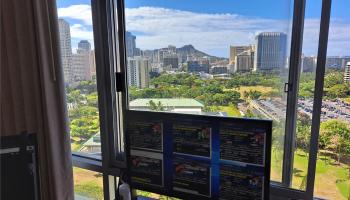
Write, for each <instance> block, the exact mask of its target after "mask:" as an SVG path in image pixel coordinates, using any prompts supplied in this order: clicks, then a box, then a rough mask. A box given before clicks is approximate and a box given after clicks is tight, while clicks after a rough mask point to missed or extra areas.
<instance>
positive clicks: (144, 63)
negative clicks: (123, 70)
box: [127, 56, 151, 88]
mask: <svg viewBox="0 0 350 200" xmlns="http://www.w3.org/2000/svg"><path fill="white" fill-rule="evenodd" d="M150 70H151V64H150V61H149V59H147V58H144V57H140V56H136V57H134V58H130V57H129V58H128V67H127V73H128V85H129V86H134V87H138V88H148V87H149V72H150Z"/></svg>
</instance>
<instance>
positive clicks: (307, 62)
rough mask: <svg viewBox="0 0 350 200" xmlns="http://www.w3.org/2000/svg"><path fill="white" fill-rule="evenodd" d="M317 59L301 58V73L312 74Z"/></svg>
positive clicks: (313, 57)
mask: <svg viewBox="0 0 350 200" xmlns="http://www.w3.org/2000/svg"><path fill="white" fill-rule="evenodd" d="M316 64H317V58H316V57H315V56H302V57H301V71H302V72H313V71H315V69H316Z"/></svg>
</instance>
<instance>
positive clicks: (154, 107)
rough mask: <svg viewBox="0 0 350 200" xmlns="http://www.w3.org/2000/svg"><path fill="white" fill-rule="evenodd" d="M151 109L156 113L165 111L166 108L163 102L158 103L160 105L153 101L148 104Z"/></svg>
mask: <svg viewBox="0 0 350 200" xmlns="http://www.w3.org/2000/svg"><path fill="white" fill-rule="evenodd" d="M148 105H149V108H150V109H151V110H154V111H164V110H165V108H164V106H163V104H162V102H160V101H158V103H155V102H154V101H153V100H150V101H149V102H148Z"/></svg>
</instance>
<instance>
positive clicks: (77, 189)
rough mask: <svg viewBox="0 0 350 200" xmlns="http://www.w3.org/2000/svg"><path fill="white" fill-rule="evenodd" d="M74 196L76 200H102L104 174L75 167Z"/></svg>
mask: <svg viewBox="0 0 350 200" xmlns="http://www.w3.org/2000/svg"><path fill="white" fill-rule="evenodd" d="M73 175H74V196H75V199H76V200H102V199H103V180H102V179H103V178H102V174H100V173H97V172H94V171H90V170H86V169H82V168H78V167H74V168H73Z"/></svg>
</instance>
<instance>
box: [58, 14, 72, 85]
mask: <svg viewBox="0 0 350 200" xmlns="http://www.w3.org/2000/svg"><path fill="white" fill-rule="evenodd" d="M58 29H59V35H60V52H61V63H62V67H63V74H64V80H65V82H66V83H70V82H71V81H72V44H71V36H70V27H69V23H68V22H67V21H66V20H64V19H58Z"/></svg>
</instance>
